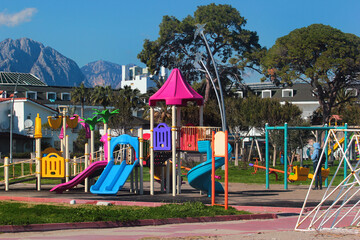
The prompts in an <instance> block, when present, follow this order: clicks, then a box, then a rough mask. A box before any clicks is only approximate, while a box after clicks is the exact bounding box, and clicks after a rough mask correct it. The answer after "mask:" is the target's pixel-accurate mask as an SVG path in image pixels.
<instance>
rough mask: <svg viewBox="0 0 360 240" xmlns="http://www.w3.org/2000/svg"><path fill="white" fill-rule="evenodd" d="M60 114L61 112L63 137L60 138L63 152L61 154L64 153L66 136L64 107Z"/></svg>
mask: <svg viewBox="0 0 360 240" xmlns="http://www.w3.org/2000/svg"><path fill="white" fill-rule="evenodd" d="M62 114H63V139H62V140H61V152H63V154H64V151H66V150H65V145H66V140H65V136H66V108H63V111H62ZM63 156H64V155H63Z"/></svg>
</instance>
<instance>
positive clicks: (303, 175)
mask: <svg viewBox="0 0 360 240" xmlns="http://www.w3.org/2000/svg"><path fill="white" fill-rule="evenodd" d="M347 128H348V127H347V124H345V126H335V127H334V126H330V127H329V126H324V127H300V126H295V127H289V126H288V124H287V123H285V124H284V126H269V125H268V124H266V125H265V164H266V167H265V170H266V189H269V188H270V180H269V175H270V168H269V131H271V130H282V131H284V189H285V190H287V189H288V179H289V180H293V181H304V180H306V179H307V178H308V177H309V172H310V169H309V168H304V167H299V166H295V167H294V168H293V172H294V174H289V172H288V161H287V159H288V156H287V155H288V154H287V151H288V130H320V131H325V136H326V138H327V136H328V131H329V130H333V129H335V130H344V129H347ZM346 134H347V132H346V131H345V140H344V145H345V146H346V145H347V135H346ZM335 138H336V136H335ZM337 141H338V140H337ZM338 142H339V141H338ZM338 144H340V143H338ZM324 146H325V147H324V149H325V150H326V152H328V149H327V148H328V147H327V142H326V144H324ZM321 157H322V155H321V156H320V159H321ZM325 157H326V161H325V169H327V168H328V154H326V155H325ZM344 165H345V166H344V176H346V162H344ZM325 171H327V170H325ZM289 175H290V176H289ZM310 177H311V176H310ZM327 184H328V183H327V179H326V180H325V187H327Z"/></svg>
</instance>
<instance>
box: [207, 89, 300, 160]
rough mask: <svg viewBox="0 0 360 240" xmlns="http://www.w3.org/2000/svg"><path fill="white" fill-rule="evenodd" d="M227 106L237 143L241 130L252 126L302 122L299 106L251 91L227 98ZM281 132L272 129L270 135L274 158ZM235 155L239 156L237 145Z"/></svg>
mask: <svg viewBox="0 0 360 240" xmlns="http://www.w3.org/2000/svg"><path fill="white" fill-rule="evenodd" d="M226 106H227V107H226V111H227V116H228V119H227V123H228V127H229V131H230V132H231V133H232V134H234V136H235V143H236V144H238V142H239V141H240V134H241V132H246V131H250V130H251V129H252V128H258V129H263V128H264V126H265V124H266V123H268V124H269V125H270V126H276V125H283V124H284V123H285V122H287V123H288V124H289V125H298V124H300V123H301V122H302V121H301V110H300V109H299V108H298V107H297V106H295V105H292V104H290V103H288V102H285V104H284V105H281V104H280V102H279V101H278V100H276V99H271V98H264V99H263V98H260V97H258V96H255V95H252V94H251V93H249V96H248V97H247V98H244V99H237V98H227V99H226ZM204 112H205V111H204ZM279 134H281V133H280V132H276V131H271V132H270V135H269V136H270V140H271V143H272V146H273V149H274V151H273V153H274V157H273V159H275V156H276V149H277V148H278V146H279V144H280V141H277V139H279V138H278V137H277V136H278V135H279ZM282 136H283V135H282ZM242 137H243V136H242ZM282 139H284V138H282ZM235 155H236V156H237V147H236V145H235ZM235 161H236V159H235Z"/></svg>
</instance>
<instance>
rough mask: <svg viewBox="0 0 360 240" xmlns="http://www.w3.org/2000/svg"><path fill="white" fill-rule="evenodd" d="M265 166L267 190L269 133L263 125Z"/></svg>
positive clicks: (267, 186) (266, 125) (266, 126)
mask: <svg viewBox="0 0 360 240" xmlns="http://www.w3.org/2000/svg"><path fill="white" fill-rule="evenodd" d="M265 164H266V189H269V185H270V184H269V131H268V124H267V123H266V124H265Z"/></svg>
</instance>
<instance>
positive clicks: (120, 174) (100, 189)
mask: <svg viewBox="0 0 360 240" xmlns="http://www.w3.org/2000/svg"><path fill="white" fill-rule="evenodd" d="M118 144H130V145H131V146H132V147H133V148H134V149H135V153H136V160H135V162H134V163H133V164H131V165H128V164H126V161H122V163H121V164H120V165H115V164H114V157H113V154H111V156H112V157H111V160H110V161H109V163H108V164H107V165H106V167H105V169H104V171H103V172H102V174H101V175H100V177H99V179H98V180H97V181H96V183H95V184H94V185H93V186H91V188H90V192H91V193H94V194H101V195H116V194H117V192H118V191H119V190H120V189H121V188H122V187H123V186H124V184H125V182H126V180H127V179H128V177H129V175H130V173H131V172H132V170H133V169H134V167H135V166H136V165H137V164H138V163H139V156H138V152H139V140H138V138H137V137H131V136H129V135H127V134H124V135H121V136H119V137H116V138H113V139H111V142H110V149H109V151H111V153H112V152H113V151H114V148H115V147H116V146H117V145H118Z"/></svg>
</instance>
